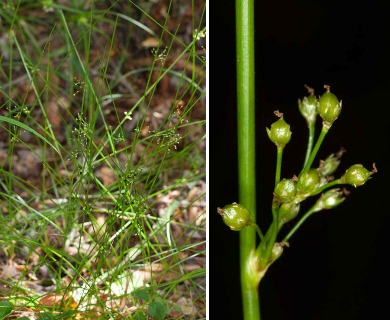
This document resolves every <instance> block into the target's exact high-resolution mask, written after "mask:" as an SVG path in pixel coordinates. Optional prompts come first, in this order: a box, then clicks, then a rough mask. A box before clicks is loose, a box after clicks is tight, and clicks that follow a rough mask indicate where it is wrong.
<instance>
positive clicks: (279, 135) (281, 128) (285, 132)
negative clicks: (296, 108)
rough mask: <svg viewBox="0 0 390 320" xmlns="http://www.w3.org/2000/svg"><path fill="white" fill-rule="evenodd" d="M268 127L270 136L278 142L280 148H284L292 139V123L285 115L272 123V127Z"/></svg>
mask: <svg viewBox="0 0 390 320" xmlns="http://www.w3.org/2000/svg"><path fill="white" fill-rule="evenodd" d="M266 129H267V133H268V137H269V138H270V140H271V141H272V142H273V143H275V144H276V146H277V147H278V148H284V147H285V145H286V144H287V143H289V141H290V139H291V130H290V125H288V124H287V123H286V121H284V119H283V117H281V118H280V119H279V120H277V121H276V122H274V123H273V124H272V125H271V129H268V128H266Z"/></svg>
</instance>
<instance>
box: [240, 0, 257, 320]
mask: <svg viewBox="0 0 390 320" xmlns="http://www.w3.org/2000/svg"><path fill="white" fill-rule="evenodd" d="M236 54H237V56H236V59H237V61H236V67H237V137H238V189H239V201H240V203H241V204H242V205H244V206H245V207H246V208H247V209H248V210H249V212H251V215H252V216H251V218H252V222H253V223H256V179H255V176H256V175H255V74H254V70H255V50H254V0H236ZM255 248H256V231H255V229H254V228H244V229H243V230H242V231H240V273H241V290H242V301H243V319H244V320H259V319H260V307H259V295H258V282H257V283H254V281H253V279H254V277H253V271H254V270H251V268H249V267H248V266H249V265H252V264H250V263H249V261H250V257H251V253H252V252H254V251H255Z"/></svg>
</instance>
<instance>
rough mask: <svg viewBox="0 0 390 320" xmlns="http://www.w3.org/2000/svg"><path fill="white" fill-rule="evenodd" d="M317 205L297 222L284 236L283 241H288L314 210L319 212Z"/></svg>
mask: <svg viewBox="0 0 390 320" xmlns="http://www.w3.org/2000/svg"><path fill="white" fill-rule="evenodd" d="M317 211H318V210H317V205H313V206H312V207H311V208H310V209H309V210H308V211H307V212H306V213H305V214H304V215H303V216H302V218H301V219H300V220H299V221H298V222H297V224H296V225H295V226H294V228H292V229H291V230H290V232H289V233H288V234H287V235H286V236H285V237H284V238H283V240H282V241H283V242H288V240H289V239H290V238H291V237H292V235H293V234H294V233H295V232H296V231H297V230H298V229H299V227H300V226H301V225H302V224H303V223H304V222H305V221H306V219H307V218H309V217H310V216H311V215H312V214H313V213H314V212H317Z"/></svg>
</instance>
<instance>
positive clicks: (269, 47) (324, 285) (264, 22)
mask: <svg viewBox="0 0 390 320" xmlns="http://www.w3.org/2000/svg"><path fill="white" fill-rule="evenodd" d="M234 19H235V8H234V1H210V3H209V23H208V35H209V48H208V50H210V51H209V52H210V53H209V59H210V61H209V119H208V122H209V132H208V139H209V159H208V161H209V174H208V182H209V195H208V196H209V239H208V241H209V252H208V255H209V263H210V264H209V270H208V272H209V288H210V292H209V315H210V319H241V318H242V313H241V312H242V311H241V296H240V294H241V293H240V282H239V268H238V263H239V260H238V255H239V251H238V233H236V232H233V231H230V230H229V229H228V228H227V227H226V226H225V225H224V224H223V222H222V221H221V219H220V217H219V216H218V214H217V213H216V208H217V207H222V206H224V205H226V204H228V203H232V202H234V201H237V202H238V196H237V172H236V168H237V154H236V149H237V141H236V118H235V112H236V105H235V103H236V95H235V90H236V82H235V24H234ZM389 20H390V14H389V11H388V10H387V9H386V7H385V6H384V5H383V4H382V3H380V2H379V1H364V2H361V3H358V2H353V3H352V2H351V3H349V2H342V1H303V0H300V1H255V21H256V33H255V39H256V70H255V71H256V130H257V132H256V136H257V140H256V145H257V160H256V163H257V168H256V169H257V194H258V197H257V201H258V214H259V213H261V215H260V216H258V223H259V224H260V226H261V227H263V229H264V227H266V226H268V224H269V222H270V216H271V213H270V204H271V198H272V194H271V192H272V186H273V179H274V170H275V158H276V147H275V146H274V145H273V144H272V143H271V142H270V141H269V140H268V137H267V135H266V131H265V128H266V127H270V125H271V124H272V123H273V122H274V121H276V119H277V118H276V117H275V116H274V115H273V111H274V110H280V111H281V112H283V113H284V119H285V120H286V122H288V123H289V124H290V125H291V130H292V132H293V133H292V139H291V141H290V143H289V144H288V145H287V146H286V148H285V151H284V155H283V167H282V178H283V177H292V175H293V174H297V173H299V170H300V169H301V165H302V162H303V160H304V153H305V148H306V139H307V127H306V123H305V121H304V119H303V118H302V117H301V116H300V113H299V110H298V105H297V100H298V98H303V96H305V95H306V93H307V92H306V89H305V88H304V84H307V85H309V86H311V87H313V88H314V89H315V90H316V94H317V95H320V94H322V93H323V92H324V89H323V85H324V84H328V85H330V87H331V91H332V92H333V93H335V94H336V95H337V97H338V98H339V99H340V100H342V101H343V110H342V113H341V115H340V116H339V118H338V119H337V121H336V122H335V123H334V125H333V127H332V128H331V130H330V131H329V133H328V135H327V137H326V139H325V142H324V144H323V145H322V147H321V149H320V152H319V157H320V158H322V159H323V158H325V157H326V156H328V155H329V154H330V153H332V152H337V151H338V150H339V149H340V148H341V147H343V148H345V149H346V150H347V152H346V153H345V155H344V156H343V158H342V163H341V165H340V168H339V170H338V171H337V173H338V176H340V175H341V174H342V173H343V172H344V171H345V170H346V169H347V168H348V167H349V166H351V165H352V164H355V163H361V164H363V165H364V166H365V167H366V168H369V169H371V166H372V163H373V162H375V163H376V165H377V168H378V170H379V172H378V173H377V174H375V175H374V176H373V178H372V179H371V180H370V181H368V182H367V183H366V184H365V185H364V186H362V187H360V188H356V189H354V188H349V189H350V191H351V194H350V195H349V197H348V198H347V200H346V201H345V202H344V203H343V204H341V205H340V206H339V207H337V208H336V209H333V210H328V211H322V212H319V213H316V214H315V215H314V216H312V217H311V218H310V219H309V220H308V221H307V222H306V223H305V224H304V225H303V227H301V229H300V230H299V231H298V233H296V234H295V235H294V236H293V237H292V239H291V240H290V248H287V249H285V252H284V253H283V255H282V257H281V258H280V259H279V260H278V261H276V262H275V264H273V265H272V266H271V267H270V269H269V270H268V272H267V274H266V276H265V278H264V279H263V280H262V282H261V286H260V299H261V314H262V319H263V320H269V319H272V320H278V319H344V320H347V319H375V318H376V317H379V315H380V314H382V313H383V314H385V315H386V314H388V308H389V306H388V304H389V302H388V299H389V294H388V288H389V285H390V272H389V264H388V262H387V261H388V258H389V251H390V249H389V245H390V244H389V242H388V238H387V235H388V234H389V231H388V230H389V226H390V224H389V222H390V215H389V211H390V210H389V208H390V203H389V200H390V192H389V190H390V189H389V187H388V184H389V179H390V176H389V161H390V157H389V154H390V152H389V127H390V126H389V121H390V118H389V111H388V110H389V108H390V101H389V98H390V50H389V43H390V22H389ZM318 124H319V128H320V122H319V123H318ZM316 163H317V164H318V158H317V159H316V162H315V163H314V164H316ZM301 212H302V211H301ZM287 228H288V227H287ZM381 318H382V317H381Z"/></svg>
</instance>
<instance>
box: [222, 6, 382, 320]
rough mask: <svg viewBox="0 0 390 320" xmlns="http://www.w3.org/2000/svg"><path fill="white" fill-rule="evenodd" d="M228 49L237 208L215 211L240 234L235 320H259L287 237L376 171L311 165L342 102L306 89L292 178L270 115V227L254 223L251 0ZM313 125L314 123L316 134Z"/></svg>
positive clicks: (283, 133)
mask: <svg viewBox="0 0 390 320" xmlns="http://www.w3.org/2000/svg"><path fill="white" fill-rule="evenodd" d="M236 48H237V49H236V54H237V65H236V68H237V126H238V133H237V134H238V150H237V151H238V189H239V201H238V202H239V203H232V204H228V205H226V206H224V207H223V208H218V209H217V211H218V213H219V214H220V215H221V216H222V219H223V221H224V222H225V224H226V225H227V226H229V227H230V228H231V229H232V230H234V231H240V273H241V290H242V302H243V319H245V320H259V319H260V303H259V302H260V301H261V299H259V295H258V290H259V285H260V283H261V279H262V278H263V277H264V276H265V274H266V272H267V270H268V268H269V266H270V265H271V264H272V263H274V262H275V261H276V260H277V259H278V258H279V257H280V256H281V255H282V253H283V248H284V247H285V246H288V245H289V244H288V241H289V240H290V239H291V237H292V236H293V235H294V234H295V233H296V232H297V230H298V229H299V228H300V226H301V225H302V224H303V223H304V222H305V221H306V220H307V219H308V218H309V217H310V216H311V215H312V214H313V213H315V212H318V211H322V210H327V209H332V208H334V207H336V206H338V205H340V204H341V203H342V202H343V201H344V199H345V197H346V195H347V194H348V193H349V191H348V190H347V189H346V188H343V189H341V188H340V186H343V185H350V186H353V187H358V186H361V185H363V184H364V183H365V182H366V181H367V180H368V179H370V178H371V176H372V174H373V173H375V172H376V171H377V169H376V167H375V164H374V165H373V168H372V170H371V171H370V170H367V169H366V168H364V167H363V166H362V165H361V164H355V165H352V166H351V167H350V168H349V169H347V170H346V171H345V172H344V174H342V175H341V176H340V177H339V178H335V177H334V174H335V173H336V170H337V168H338V166H339V164H340V160H341V156H342V151H341V152H337V153H333V154H331V155H329V157H327V158H326V159H324V160H321V161H320V162H319V165H318V166H316V165H315V163H316V162H315V160H316V156H317V153H318V151H319V149H320V147H321V145H322V143H323V141H324V139H325V137H326V135H327V133H328V132H329V130H330V129H331V127H332V125H333V123H334V121H336V119H337V118H338V116H339V115H340V113H341V111H342V102H341V101H339V99H338V98H337V97H336V96H335V95H334V94H333V93H332V92H331V91H330V87H329V86H328V85H325V86H324V89H325V92H324V93H323V94H321V95H320V96H316V95H315V93H314V89H312V88H310V87H308V86H306V88H307V90H308V95H307V96H306V97H304V98H303V99H302V100H299V102H298V107H299V111H300V113H301V114H302V116H303V117H304V118H305V120H306V122H307V126H308V139H307V148H306V152H305V155H304V159H305V160H304V162H303V164H302V169H301V170H300V172H297V173H296V175H294V176H293V177H283V172H282V159H283V150H284V148H285V146H286V144H288V143H289V142H290V139H292V130H290V125H289V124H288V123H287V122H286V121H285V120H284V117H283V113H282V112H280V111H279V110H276V111H275V115H276V116H277V117H278V120H276V121H275V122H274V123H273V124H271V126H270V128H266V132H267V134H268V137H269V138H270V140H271V141H272V142H273V143H274V144H275V145H276V166H275V182H274V185H273V186H272V187H270V192H271V191H272V192H273V199H272V203H271V204H270V207H271V208H270V214H272V222H271V224H270V225H269V226H268V227H267V228H266V232H264V231H263V230H264V228H263V227H262V226H259V225H258V224H257V223H256V217H257V215H258V214H257V212H256V188H255V185H256V180H255V179H256V172H255V160H256V159H255V155H256V152H255V151H256V150H255V121H254V119H255V94H254V88H255V85H254V70H255V68H254V56H255V55H254V1H253V0H236ZM297 109H298V108H297ZM318 119H319V120H321V121H322V128H321V131H320V133H319V134H318V135H316V132H315V129H316V121H317V120H318ZM309 199H310V200H309ZM313 199H314V201H312V200H313ZM305 200H309V202H310V201H312V202H313V205H312V206H311V207H310V208H309V209H308V210H307V211H306V212H303V213H302V212H300V211H301V208H304V206H301V204H302V203H303V202H304V201H305Z"/></svg>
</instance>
